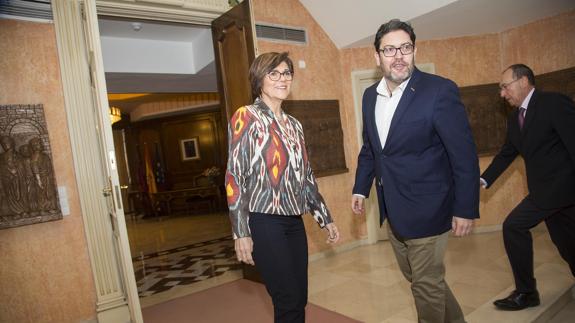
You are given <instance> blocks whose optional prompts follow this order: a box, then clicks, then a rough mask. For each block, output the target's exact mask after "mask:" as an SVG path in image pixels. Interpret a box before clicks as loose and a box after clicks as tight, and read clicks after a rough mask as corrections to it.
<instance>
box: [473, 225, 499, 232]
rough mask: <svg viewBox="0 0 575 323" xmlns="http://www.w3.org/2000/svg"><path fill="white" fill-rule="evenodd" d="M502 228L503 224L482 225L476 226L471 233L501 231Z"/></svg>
mask: <svg viewBox="0 0 575 323" xmlns="http://www.w3.org/2000/svg"><path fill="white" fill-rule="evenodd" d="M502 228H503V225H502V224H494V225H482V226H478V227H474V228H473V230H472V231H471V234H476V233H489V232H496V231H501V229H502Z"/></svg>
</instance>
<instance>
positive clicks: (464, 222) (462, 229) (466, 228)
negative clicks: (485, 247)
mask: <svg viewBox="0 0 575 323" xmlns="http://www.w3.org/2000/svg"><path fill="white" fill-rule="evenodd" d="M472 228H473V220H472V219H465V218H458V217H456V216H454V217H453V220H451V231H452V232H453V234H454V235H455V236H456V237H463V236H466V235H468V234H469V233H470V232H471V229H472Z"/></svg>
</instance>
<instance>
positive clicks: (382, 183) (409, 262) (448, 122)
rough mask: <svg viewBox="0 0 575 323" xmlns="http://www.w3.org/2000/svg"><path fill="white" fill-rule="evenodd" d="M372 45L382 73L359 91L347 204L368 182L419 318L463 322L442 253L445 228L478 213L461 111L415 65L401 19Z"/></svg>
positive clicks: (460, 225) (440, 83) (454, 95)
mask: <svg viewBox="0 0 575 323" xmlns="http://www.w3.org/2000/svg"><path fill="white" fill-rule="evenodd" d="M374 45H375V61H376V63H377V65H378V66H379V67H380V68H381V70H382V71H383V78H382V80H381V81H380V82H377V83H376V84H374V85H372V86H371V87H369V88H368V89H366V90H365V93H364V95H363V102H362V110H363V146H362V147H361V151H360V153H359V156H358V162H357V170H356V175H355V185H354V188H353V197H352V205H351V206H352V210H353V212H354V213H356V214H361V213H363V210H364V199H365V198H366V197H368V195H369V191H370V188H371V185H372V184H373V180H374V179H375V180H376V189H377V196H378V201H379V210H380V223H383V221H384V220H385V219H388V221H389V222H388V223H389V225H388V228H389V238H390V242H391V245H392V247H393V250H394V252H395V256H396V258H397V262H398V264H399V267H400V269H401V271H402V273H403V275H404V276H405V278H406V279H407V280H408V281H409V282H410V283H411V291H412V293H413V297H414V299H415V305H416V308H417V315H418V321H419V322H435V323H436V322H465V320H464V317H463V313H462V311H461V308H460V306H459V304H458V303H457V300H456V299H455V297H454V296H453V294H452V292H451V290H450V289H449V287H448V286H447V283H446V282H445V279H444V277H445V265H444V261H443V258H444V255H445V249H446V246H447V238H448V234H449V231H450V230H451V231H452V232H453V234H454V235H455V236H459V237H460V236H464V235H467V234H468V233H469V232H470V231H471V228H472V226H473V219H475V218H478V217H479V187H478V185H477V183H478V181H479V165H478V158H477V154H476V150H475V144H474V141H473V137H472V134H471V129H470V127H469V122H468V120H467V115H466V113H465V109H464V107H463V104H462V103H461V100H460V98H459V92H458V89H457V86H456V85H455V83H453V82H452V81H450V80H448V79H445V78H442V77H439V76H435V75H431V74H427V73H423V72H421V71H419V70H418V69H417V68H415V66H414V62H415V55H416V52H417V49H416V47H415V33H414V32H413V29H412V27H411V26H410V25H409V24H408V23H406V22H402V21H399V20H396V19H394V20H391V21H389V22H387V23H385V24H383V25H382V26H381V27H380V28H379V30H378V31H377V34H376V37H375V42H374Z"/></svg>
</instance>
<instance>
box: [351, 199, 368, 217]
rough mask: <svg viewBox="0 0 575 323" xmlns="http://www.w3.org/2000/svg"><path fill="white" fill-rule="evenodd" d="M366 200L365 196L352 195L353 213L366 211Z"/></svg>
mask: <svg viewBox="0 0 575 323" xmlns="http://www.w3.org/2000/svg"><path fill="white" fill-rule="evenodd" d="M364 200H365V198H364V197H362V196H358V195H355V194H354V195H352V196H351V210H352V211H353V213H355V214H358V215H359V214H362V213H363V211H364V208H363V205H364V203H363V201H364Z"/></svg>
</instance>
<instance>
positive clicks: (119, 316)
mask: <svg viewBox="0 0 575 323" xmlns="http://www.w3.org/2000/svg"><path fill="white" fill-rule="evenodd" d="M236 8H238V9H240V10H241V11H242V12H243V13H244V15H240V17H239V18H238V19H242V18H243V17H245V16H246V15H245V13H247V14H248V15H247V24H246V23H245V21H241V22H239V23H234V22H235V21H234V19H231V21H232V24H231V25H230V26H232V27H231V28H233V26H237V27H238V28H240V29H241V30H243V32H244V35H245V33H246V32H247V33H251V32H252V30H253V29H252V28H251V21H250V19H249V18H250V15H249V13H250V10H249V1H248V0H246V1H244V2H242V3H241V4H240V5H238V6H236V7H234V9H232V11H234V10H235V9H236ZM228 9H229V5H228V2H227V1H224V0H212V1H210V2H209V3H207V2H203V1H202V2H201V3H198V4H193V5H192V4H189V5H187V6H186V7H182V6H178V4H177V3H174V4H166V3H165V2H164V1H153V0H151V1H146V2H145V3H141V2H138V3H129V4H128V3H126V2H124V1H105V2H98V3H96V2H93V1H86V0H75V1H66V2H64V1H62V2H56V3H55V4H54V5H53V11H54V17H55V19H54V21H55V25H56V29H57V33H56V34H57V38H58V47H59V50H61V53H63V54H62V55H61V56H60V63H61V71H62V79H63V87H64V96H65V99H66V114H67V118H68V126H69V131H70V134H71V138H72V139H73V140H72V151H73V156H74V161H75V167H76V172H77V174H78V176H77V183H78V186H79V195H80V200H81V204H82V211H83V212H82V215H83V220H84V223H85V224H84V226H85V230H86V237H87V241H88V249H89V255H90V260H91V266H92V269H93V270H92V271H93V275H94V282H95V285H96V293H97V295H96V297H97V302H96V312H97V315H98V321H99V322H127V321H135V322H141V321H142V318H141V309H140V303H139V299H138V295H137V288H136V283H135V281H134V272H133V267H132V262H133V259H131V257H132V256H133V255H131V252H130V250H129V242H128V234H127V229H126V221H125V216H124V205H123V203H122V198H121V195H122V193H121V188H120V183H119V178H118V171H117V163H116V152H115V148H114V140H113V135H112V129H111V125H110V116H109V104H108V98H107V93H106V86H105V75H104V65H103V60H102V53H101V44H100V37H99V29H98V22H97V19H98V18H97V15H98V14H100V15H109V16H114V17H131V18H138V19H150V20H158V19H159V20H162V21H171V22H180V23H187V24H198V25H209V24H210V22H212V20H214V19H216V18H217V17H220V16H222V13H224V12H226V10H228ZM236 13H237V11H236ZM223 16H229V14H228V13H225V14H223ZM236 16H237V15H236ZM229 20H230V19H228V20H226V21H229ZM246 26H247V27H248V28H245V27H246ZM240 34H241V33H240ZM227 38H229V37H219V38H218V41H219V42H221V41H222V39H227ZM250 40H251V39H250ZM215 43H216V42H214V44H215ZM250 44H251V45H250V46H252V47H253V42H252V43H250ZM244 48H249V46H248V45H246V44H244ZM220 58H221V57H220ZM252 59H253V58H252ZM224 62H225V61H224ZM250 62H251V61H250ZM228 63H229V62H228ZM224 85H225V82H224ZM230 88H231V90H236V89H235V88H234V87H233V85H232V86H230ZM219 90H220V91H222V87H219ZM227 98H228V96H227V95H226V99H227ZM226 102H227V100H226ZM186 151H189V149H186ZM192 157H193V153H192ZM128 311H129V313H128Z"/></svg>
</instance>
